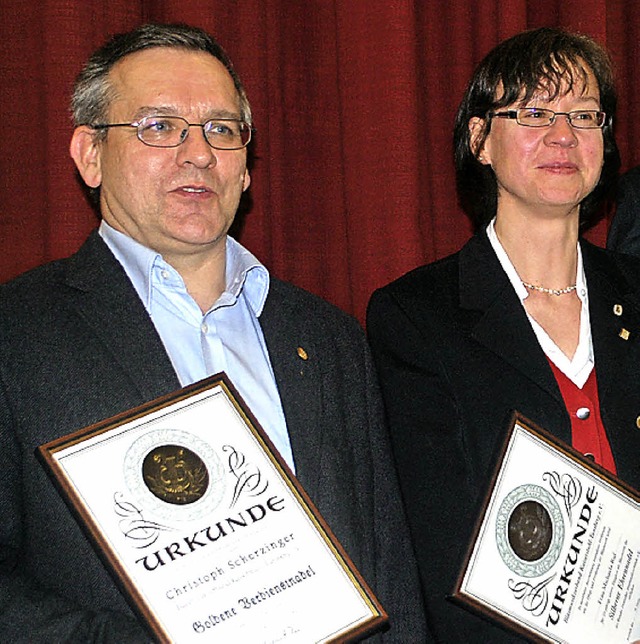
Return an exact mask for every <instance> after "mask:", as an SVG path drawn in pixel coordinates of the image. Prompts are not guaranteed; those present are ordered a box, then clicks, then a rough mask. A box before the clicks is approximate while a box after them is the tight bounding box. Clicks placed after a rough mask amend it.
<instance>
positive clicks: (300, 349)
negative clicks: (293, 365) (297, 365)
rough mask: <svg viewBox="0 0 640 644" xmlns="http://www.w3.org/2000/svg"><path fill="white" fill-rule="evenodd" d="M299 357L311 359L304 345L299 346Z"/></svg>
mask: <svg viewBox="0 0 640 644" xmlns="http://www.w3.org/2000/svg"><path fill="white" fill-rule="evenodd" d="M298 357H299V358H300V359H301V360H308V359H309V356H308V355H307V352H306V351H305V350H304V349H303V348H302V347H298Z"/></svg>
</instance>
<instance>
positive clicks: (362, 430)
mask: <svg viewBox="0 0 640 644" xmlns="http://www.w3.org/2000/svg"><path fill="white" fill-rule="evenodd" d="M73 111H74V117H75V120H76V125H77V127H76V129H75V131H74V134H73V137H72V141H71V156H72V157H73V159H74V161H75V163H76V166H77V168H78V171H79V173H80V175H81V176H82V178H83V179H84V181H85V182H86V184H87V185H88V186H89V187H90V188H91V189H93V190H94V191H99V204H100V211H101V214H102V223H101V225H100V228H99V231H97V232H94V233H93V234H92V235H91V236H90V237H89V239H88V240H87V242H86V243H85V244H84V246H83V247H82V248H81V250H80V251H79V252H78V253H77V254H76V255H74V256H73V257H71V258H70V259H67V260H63V261H59V262H54V263H52V264H49V265H47V266H44V267H42V268H40V269H37V270H35V271H33V272H31V273H29V274H26V275H24V276H22V277H20V278H18V279H16V280H14V281H13V282H11V283H9V284H7V285H5V286H4V287H2V288H1V289H0V471H1V472H2V482H3V485H2V489H3V494H2V495H1V496H0V510H1V512H2V523H1V524H0V562H1V568H0V572H1V578H0V632H1V633H2V636H3V639H5V640H6V641H30V642H34V641H47V642H53V641H82V642H89V641H98V640H99V641H117V642H130V641H140V640H145V639H146V636H145V633H144V631H143V630H142V629H141V627H140V626H139V624H138V623H137V622H136V621H135V620H134V618H133V616H132V614H131V612H130V611H129V609H128V607H127V605H126V603H125V601H124V599H123V597H122V595H121V594H120V593H119V591H118V590H117V588H116V586H115V585H114V584H113V582H112V580H111V578H110V577H109V575H108V574H107V572H106V569H105V568H104V567H103V566H102V565H101V563H100V561H99V559H98V557H97V556H96V554H95V552H94V551H93V549H92V548H91V546H90V544H89V543H88V542H87V540H86V539H85V538H84V536H83V534H82V532H81V530H80V528H79V527H78V526H77V524H76V523H75V521H74V520H73V518H72V517H71V515H70V513H69V511H68V510H67V509H66V507H65V505H64V503H63V502H62V500H61V498H60V497H59V496H58V495H57V493H56V492H55V490H54V488H53V486H52V484H51V482H50V481H49V480H48V479H47V477H46V475H45V473H44V471H43V470H42V468H41V467H40V465H39V464H38V463H37V462H36V460H35V457H34V450H35V449H36V447H37V446H38V445H40V444H42V443H45V442H47V441H49V440H51V439H53V438H55V437H57V436H61V435H64V434H67V433H69V432H71V431H73V430H75V429H78V428H80V427H83V426H86V425H89V424H91V423H94V422H97V421H99V420H101V419H104V418H107V417H110V416H112V415H114V414H116V413H118V412H122V411H124V410H127V409H130V408H132V407H135V406H138V405H140V404H142V403H144V402H145V401H148V400H151V399H153V398H156V397H158V396H160V395H163V394H166V393H169V392H171V391H173V390H175V389H177V388H179V387H180V386H181V385H182V386H184V385H186V384H188V383H191V382H194V381H197V380H199V379H201V378H203V377H206V376H208V375H211V374H213V373H216V372H218V371H223V370H224V371H225V372H226V373H227V374H228V375H229V376H230V378H231V380H232V382H233V383H234V384H235V385H236V387H237V388H238V389H239V391H240V393H241V395H242V396H243V397H244V398H245V399H246V400H247V402H248V404H249V406H250V407H251V409H252V411H253V412H254V413H255V415H256V416H257V418H258V420H259V421H260V422H261V424H262V425H263V426H264V427H265V428H266V429H267V431H268V433H269V434H270V436H271V438H272V439H273V441H274V442H275V444H276V446H277V447H278V449H279V450H280V451H281V453H282V454H283V457H284V458H285V459H286V460H287V461H288V462H289V464H290V465H291V466H292V467H293V468H295V471H296V473H297V475H298V477H299V479H300V481H301V482H302V484H303V486H304V487H305V488H306V490H307V491H308V493H309V494H310V496H311V498H312V499H313V500H314V502H315V503H316V504H317V506H318V507H319V510H320V512H321V513H322V515H323V516H324V517H325V519H326V520H327V522H328V524H329V525H330V526H331V527H332V529H333V530H334V532H335V533H336V535H337V537H338V539H339V540H340V542H341V543H342V544H343V546H344V547H345V549H346V551H347V552H348V553H349V554H350V556H351V557H352V558H353V560H354V562H355V564H356V566H357V567H358V568H359V570H360V572H361V573H362V574H363V576H364V578H365V579H366V580H367V581H368V582H369V583H370V584H371V585H372V587H373V588H374V590H375V592H376V593H377V595H378V597H379V599H380V600H381V602H382V603H383V605H384V606H385V608H386V609H387V611H388V612H389V613H390V621H391V631H390V633H389V635H388V636H386V637H388V639H387V640H386V641H397V642H411V641H416V642H422V641H425V638H426V635H425V633H424V625H423V622H422V619H421V614H420V610H421V609H420V608H418V606H419V603H420V600H419V590H418V585H417V581H416V579H417V577H416V575H415V573H414V562H413V556H412V554H411V550H410V547H409V546H408V540H407V538H406V531H405V527H404V518H403V515H402V512H401V510H400V503H399V501H398V496H397V488H396V478H395V474H394V472H393V470H392V466H391V465H390V462H389V460H388V453H389V449H388V444H387V438H386V437H385V434H384V431H383V428H382V427H381V424H380V418H381V413H380V406H379V400H378V393H377V390H376V385H375V380H374V376H373V375H372V369H371V364H370V359H369V354H368V352H367V349H366V344H365V341H364V337H363V334H362V332H361V330H360V329H359V327H358V325H357V324H356V322H355V321H354V320H352V319H351V318H350V317H348V316H347V315H345V314H343V313H341V312H340V311H338V310H337V309H335V308H334V307H332V306H330V305H328V304H327V303H325V302H323V301H322V300H320V299H319V298H316V297H314V296H312V295H310V294H308V293H306V292H303V291H301V290H299V289H297V288H295V287H293V286H291V285H289V284H285V283H283V282H280V281H279V280H277V279H275V278H270V277H269V275H268V273H267V271H266V269H265V268H264V267H263V266H262V265H261V264H260V263H259V262H258V261H257V260H256V259H255V258H254V257H253V256H252V255H251V254H250V253H249V252H248V251H247V250H245V249H244V248H243V247H242V246H240V244H238V243H237V242H235V241H234V240H232V239H231V238H229V237H228V236H227V232H228V230H229V227H230V225H231V223H232V222H233V219H234V216H235V213H236V209H237V207H238V203H239V200H240V197H241V195H242V192H243V191H244V190H246V189H247V188H248V186H249V181H250V178H249V173H248V170H247V167H246V145H247V144H248V142H249V140H250V137H251V112H250V109H249V104H248V102H247V99H246V95H245V92H244V89H243V88H242V85H241V83H240V80H239V79H238V77H237V75H236V74H235V72H234V71H233V69H232V67H231V63H230V62H229V60H228V58H227V57H226V55H225V54H224V52H223V51H222V50H221V49H220V47H219V46H218V45H217V44H216V43H215V41H213V40H212V39H211V38H210V37H209V36H208V35H207V34H205V33H204V32H201V31H200V30H197V29H193V28H190V27H186V26H176V25H173V26H167V25H165V26H161V25H147V26H144V27H141V28H140V29H138V30H136V31H134V32H132V33H130V34H123V35H120V36H116V37H115V38H114V39H113V40H112V41H110V42H109V43H107V44H106V45H105V46H104V47H103V48H101V49H100V50H98V51H97V52H96V53H95V54H94V55H93V56H92V58H91V59H90V61H89V63H88V64H87V66H86V67H85V69H84V70H83V72H82V73H81V74H80V76H79V78H78V81H77V84H76V88H75V92H74V97H73ZM318 609H319V610H322V607H321V605H319V606H318Z"/></svg>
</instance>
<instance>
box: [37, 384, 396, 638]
mask: <svg viewBox="0 0 640 644" xmlns="http://www.w3.org/2000/svg"><path fill="white" fill-rule="evenodd" d="M38 456H39V458H40V459H41V461H42V463H43V464H44V466H45V468H46V469H47V470H48V472H49V473H50V474H51V476H52V477H53V479H54V481H55V483H56V484H57V486H58V488H59V490H60V492H61V494H62V495H63V497H64V498H65V500H66V501H67V502H68V504H69V505H70V507H71V508H72V510H73V511H74V513H75V515H76V517H77V519H78V521H79V522H80V524H81V525H82V526H83V528H84V529H85V530H86V532H87V534H88V535H89V537H90V539H91V540H92V542H93V544H94V545H95V547H96V549H97V551H98V553H99V554H100V555H101V556H102V558H103V560H104V561H105V563H106V564H107V566H108V568H109V569H110V570H111V572H112V573H113V575H114V578H115V580H116V581H117V583H118V584H119V585H120V587H121V589H122V590H123V592H124V594H125V595H126V596H127V598H128V599H129V602H130V604H131V606H132V608H133V609H134V610H135V611H136V612H137V614H138V615H139V616H140V618H141V619H142V620H143V622H144V623H145V624H146V625H147V627H148V629H149V631H150V633H151V634H152V635H153V636H154V637H155V638H156V639H157V640H158V641H160V642H178V643H180V644H182V643H183V642H203V641H212V640H213V641H220V642H226V641H238V642H275V641H278V642H281V641H282V642H304V643H305V644H306V643H308V642H332V641H340V642H343V641H344V642H348V641H353V640H356V639H359V638H362V637H364V636H365V635H367V634H369V633H371V632H374V631H376V630H378V629H380V628H382V627H383V626H384V625H385V623H386V621H387V615H386V614H385V612H384V609H383V608H382V606H381V605H380V604H379V602H378V600H377V599H376V597H375V596H374V595H373V593H372V591H371V590H370V588H369V587H368V586H367V584H366V582H365V581H364V580H363V579H362V577H361V576H360V574H359V573H358V571H357V570H356V569H355V567H354V565H353V563H352V562H351V561H350V559H349V557H348V555H347V553H345V552H344V550H343V549H342V547H341V546H340V544H339V543H338V542H337V540H336V538H335V537H334V535H333V534H332V533H331V530H330V529H329V527H328V526H327V525H326V523H325V522H324V521H323V519H322V518H321V517H320V515H319V514H318V512H317V510H316V508H315V507H314V506H313V503H312V502H311V500H310V499H309V497H308V496H307V494H306V493H305V492H304V490H303V489H302V487H301V486H300V484H299V482H298V481H297V479H296V478H295V477H294V476H293V474H292V473H291V471H290V470H289V468H288V467H287V465H286V464H285V463H284V461H283V460H282V459H281V457H280V455H279V454H278V453H277V452H276V450H275V448H274V447H273V445H272V444H271V442H270V440H269V438H268V437H267V435H266V434H265V433H264V431H263V430H262V429H261V428H260V427H259V425H258V423H257V422H256V420H255V419H254V418H253V417H252V415H251V413H250V411H249V410H248V409H247V407H246V406H245V405H244V403H243V401H242V400H241V398H240V396H239V395H238V394H237V393H236V391H235V390H234V388H233V386H232V385H231V383H230V382H229V380H228V379H227V377H226V376H225V375H224V374H219V375H217V376H214V377H212V378H208V379H207V380H204V381H202V382H200V383H196V384H195V385H192V386H190V387H187V388H185V389H183V390H180V391H178V392H176V393H175V394H172V395H169V396H166V397H163V398H161V399H158V400H155V401H153V402H151V403H148V404H147V405H144V406H143V407H140V408H137V409H134V410H131V411H129V412H127V413H125V414H121V415H119V416H117V417H114V418H111V419H108V420H106V421H104V422H102V423H99V424H97V425H93V426H91V427H88V428H85V429H83V430H80V431H78V432H76V433H74V434H71V435H69V436H65V437H63V438H59V439H57V440H55V441H52V442H50V443H47V444H46V445H42V446H40V447H39V448H38Z"/></svg>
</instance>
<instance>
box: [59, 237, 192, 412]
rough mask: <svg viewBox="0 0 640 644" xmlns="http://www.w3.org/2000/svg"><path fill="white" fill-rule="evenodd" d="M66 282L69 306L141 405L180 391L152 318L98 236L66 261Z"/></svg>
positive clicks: (92, 238)
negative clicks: (123, 376) (135, 394)
mask: <svg viewBox="0 0 640 644" xmlns="http://www.w3.org/2000/svg"><path fill="white" fill-rule="evenodd" d="M65 281H66V284H67V285H68V286H69V287H70V289H71V290H70V292H69V293H70V294H69V297H70V298H71V304H72V306H74V307H75V309H76V311H77V313H78V315H79V316H80V317H81V318H82V320H83V321H84V323H85V324H87V325H88V326H89V327H90V328H91V329H92V331H93V333H94V336H95V337H96V338H97V340H98V341H99V342H100V343H101V344H102V345H103V347H104V350H105V351H106V352H108V353H109V354H110V355H111V358H112V360H113V363H114V364H115V365H117V368H119V369H120V370H121V371H122V372H123V373H125V374H126V375H127V376H128V378H129V380H130V382H131V388H132V390H133V391H136V392H137V393H138V395H139V398H140V402H141V403H142V402H146V401H148V400H152V399H154V398H157V397H159V396H161V395H164V394H166V393H169V392H171V391H174V390H176V389H178V388H179V387H180V383H179V381H178V378H177V375H176V373H175V371H174V369H173V366H172V365H171V361H170V360H169V357H168V355H167V353H166V351H165V349H164V345H163V344H162V341H161V340H160V337H159V336H158V334H157V332H156V329H155V326H154V325H153V323H152V321H151V318H150V317H149V315H148V313H147V311H146V309H145V308H144V305H143V304H142V302H141V301H140V299H139V298H138V296H137V294H136V292H135V290H134V288H133V286H132V285H131V282H130V281H129V278H128V277H127V275H126V273H125V272H124V269H123V268H122V266H121V265H120V263H119V262H118V261H117V260H116V259H115V257H114V256H113V254H112V253H111V252H110V251H109V249H108V247H107V246H106V244H105V243H104V242H103V241H102V239H101V238H100V236H99V235H98V233H97V232H95V231H94V232H93V233H92V234H91V236H90V237H89V238H88V240H87V241H86V242H85V244H84V245H83V246H82V248H81V249H80V250H79V251H78V253H76V254H75V255H74V256H73V257H71V258H70V259H69V261H68V263H67V273H66V276H65Z"/></svg>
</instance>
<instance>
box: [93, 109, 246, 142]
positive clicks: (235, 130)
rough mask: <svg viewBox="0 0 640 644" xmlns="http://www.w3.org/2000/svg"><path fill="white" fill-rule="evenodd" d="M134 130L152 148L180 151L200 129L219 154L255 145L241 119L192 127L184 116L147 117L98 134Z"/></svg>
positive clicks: (103, 125) (100, 126)
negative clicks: (125, 129)
mask: <svg viewBox="0 0 640 644" xmlns="http://www.w3.org/2000/svg"><path fill="white" fill-rule="evenodd" d="M110 127H134V128H136V130H137V132H136V134H137V135H138V138H139V139H140V141H142V142H143V143H144V144H145V145H150V146H151V147H152V148H177V147H178V146H179V145H181V144H182V143H184V142H185V141H186V140H187V137H188V136H189V131H190V128H192V127H200V128H202V132H203V134H204V138H205V140H206V141H207V143H208V144H209V145H210V146H211V147H212V148H215V149H216V150H241V149H242V148H244V147H246V146H247V145H248V144H249V141H251V127H250V126H249V125H248V124H247V123H245V122H244V121H243V120H241V119H230V118H219V119H210V120H208V121H205V122H204V123H189V121H187V120H186V119H183V118H182V117H180V116H145V117H144V118H143V119H140V120H139V121H134V122H133V123H98V124H96V125H91V128H93V129H94V130H106V129H108V128H110Z"/></svg>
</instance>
